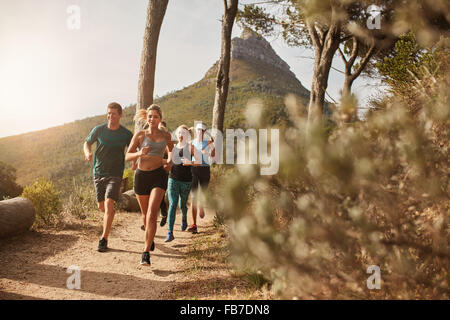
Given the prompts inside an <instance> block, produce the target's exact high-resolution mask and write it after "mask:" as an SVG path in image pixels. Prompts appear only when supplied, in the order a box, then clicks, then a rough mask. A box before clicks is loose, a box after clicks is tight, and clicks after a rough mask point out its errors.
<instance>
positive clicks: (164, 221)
mask: <svg viewBox="0 0 450 320" xmlns="http://www.w3.org/2000/svg"><path fill="white" fill-rule="evenodd" d="M166 222H167V216H163V217H162V218H161V222H160V223H159V225H160V226H161V227H164V225H165V224H166Z"/></svg>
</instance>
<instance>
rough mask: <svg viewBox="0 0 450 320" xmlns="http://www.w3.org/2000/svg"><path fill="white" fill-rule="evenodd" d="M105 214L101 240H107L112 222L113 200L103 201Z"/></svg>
mask: <svg viewBox="0 0 450 320" xmlns="http://www.w3.org/2000/svg"><path fill="white" fill-rule="evenodd" d="M105 203H106V205H105V214H104V216H103V234H102V238H105V240H108V235H109V232H110V231H111V226H112V223H113V220H114V200H113V199H110V198H107V199H106V200H105Z"/></svg>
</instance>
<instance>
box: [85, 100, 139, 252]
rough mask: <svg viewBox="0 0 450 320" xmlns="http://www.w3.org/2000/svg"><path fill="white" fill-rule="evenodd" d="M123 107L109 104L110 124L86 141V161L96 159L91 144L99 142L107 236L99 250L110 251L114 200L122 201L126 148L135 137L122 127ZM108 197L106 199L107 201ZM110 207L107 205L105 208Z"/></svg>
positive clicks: (98, 183) (99, 188)
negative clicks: (109, 236) (121, 191)
mask: <svg viewBox="0 0 450 320" xmlns="http://www.w3.org/2000/svg"><path fill="white" fill-rule="evenodd" d="M120 118H122V107H121V106H120V104H118V103H116V102H112V103H110V104H109V105H108V116H107V119H108V122H107V123H104V124H101V125H98V126H96V127H95V128H94V129H92V131H91V132H90V133H89V135H88V137H87V138H86V141H85V142H84V146H83V151H84V156H85V158H86V161H88V162H90V161H91V160H92V151H91V145H92V144H93V143H94V142H97V149H96V150H95V154H94V186H95V193H96V195H97V202H98V208H99V209H100V210H101V211H102V212H104V213H105V214H104V217H103V234H102V238H101V239H100V241H99V244H98V251H100V252H104V251H106V249H107V244H108V235H109V231H110V230H111V225H112V222H113V219H114V201H118V200H119V196H120V185H121V182H122V176H123V169H124V167H125V153H124V151H125V148H126V146H128V145H129V144H130V142H131V138H132V137H133V134H132V133H131V131H130V130H128V129H126V128H124V127H122V126H121V125H120ZM105 198H106V199H105ZM105 204H106V205H105Z"/></svg>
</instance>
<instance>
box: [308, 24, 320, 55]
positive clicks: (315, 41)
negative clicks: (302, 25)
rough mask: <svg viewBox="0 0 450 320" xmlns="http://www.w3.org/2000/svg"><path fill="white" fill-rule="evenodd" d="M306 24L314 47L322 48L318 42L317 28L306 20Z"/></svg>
mask: <svg viewBox="0 0 450 320" xmlns="http://www.w3.org/2000/svg"><path fill="white" fill-rule="evenodd" d="M306 26H307V27H308V32H309V35H310V37H311V40H312V42H313V45H314V47H315V48H316V49H317V50H320V49H321V48H322V45H321V43H320V40H319V36H318V35H317V30H316V28H315V26H313V25H311V23H310V22H309V21H306Z"/></svg>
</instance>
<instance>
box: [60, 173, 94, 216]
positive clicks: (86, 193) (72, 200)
mask: <svg viewBox="0 0 450 320" xmlns="http://www.w3.org/2000/svg"><path fill="white" fill-rule="evenodd" d="M96 209H97V199H96V196H95V190H94V188H93V187H92V186H90V185H89V186H86V185H82V184H80V183H78V182H77V181H76V180H75V179H73V180H72V192H71V193H70V195H69V197H68V199H67V202H66V203H65V204H64V212H67V213H69V214H70V215H72V216H74V217H76V218H79V219H85V218H86V213H87V212H89V211H91V210H96Z"/></svg>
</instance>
